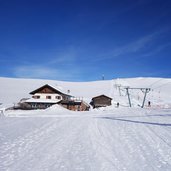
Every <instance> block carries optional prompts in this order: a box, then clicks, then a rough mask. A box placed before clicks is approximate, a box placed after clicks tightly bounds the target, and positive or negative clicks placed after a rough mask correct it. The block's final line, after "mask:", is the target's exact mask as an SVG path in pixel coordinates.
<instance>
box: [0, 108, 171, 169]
mask: <svg viewBox="0 0 171 171" xmlns="http://www.w3.org/2000/svg"><path fill="white" fill-rule="evenodd" d="M6 114H7V115H8V117H1V119H0V130H1V132H0V142H1V144H0V170H1V171H20V170H23V171H64V170H65V171H77V170H86V171H115V170H116V171H118V170H120V171H124V170H126V171H127V170H128V171H134V170H135V171H144V170H145V171H158V170H163V171H170V170H171V110H159V109H158V110H154V109H152V110H151V109H139V108H137V109H135V108H132V109H129V110H125V108H115V109H113V110H108V111H103V110H102V111H101V110H100V111H94V112H93V111H91V112H67V111H63V110H62V109H61V110H59V111H58V112H56V113H55V109H54V108H51V109H49V110H48V111H35V112H32V113H31V111H29V112H22V111H17V112H7V113H6Z"/></svg>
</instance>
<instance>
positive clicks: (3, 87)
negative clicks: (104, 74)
mask: <svg viewBox="0 0 171 171" xmlns="http://www.w3.org/2000/svg"><path fill="white" fill-rule="evenodd" d="M44 84H50V85H55V86H56V87H59V88H60V90H61V91H63V92H67V91H68V90H70V94H71V95H73V96H75V97H80V98H83V99H84V100H85V101H86V102H89V101H90V100H91V98H92V97H95V96H97V95H101V94H105V95H107V96H109V97H112V98H113V101H114V102H117V101H119V102H120V103H121V104H123V105H127V104H128V99H127V95H126V91H125V89H124V87H125V86H129V87H134V88H135V87H136V88H151V91H150V92H149V93H148V95H147V100H150V101H151V102H152V103H153V104H156V105H164V104H171V92H170V90H171V79H166V78H143V77H139V78H125V79H113V80H101V81H92V82H65V81H55V80H40V79H18V78H4V77H0V103H2V104H5V105H8V104H14V103H17V102H19V101H20V99H22V98H30V97H31V96H30V95H29V93H30V92H31V91H33V90H35V89H37V88H39V87H41V86H42V85H44ZM130 94H131V100H132V102H133V103H135V104H138V103H141V101H142V99H143V93H142V92H141V91H140V90H137V91H135V90H134V91H133V90H131V91H130Z"/></svg>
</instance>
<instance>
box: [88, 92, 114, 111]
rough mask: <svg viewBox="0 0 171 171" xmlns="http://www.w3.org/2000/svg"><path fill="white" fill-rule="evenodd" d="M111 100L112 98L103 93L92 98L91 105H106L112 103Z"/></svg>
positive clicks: (94, 106) (96, 106) (95, 106)
mask: <svg viewBox="0 0 171 171" xmlns="http://www.w3.org/2000/svg"><path fill="white" fill-rule="evenodd" d="M111 101H112V98H110V97H108V96H105V95H100V96H96V97H94V98H92V101H91V105H92V106H93V108H98V107H106V106H110V105H111V104H112V103H111Z"/></svg>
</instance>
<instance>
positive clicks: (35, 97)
mask: <svg viewBox="0 0 171 171" xmlns="http://www.w3.org/2000/svg"><path fill="white" fill-rule="evenodd" d="M32 97H33V98H34V99H40V96H32Z"/></svg>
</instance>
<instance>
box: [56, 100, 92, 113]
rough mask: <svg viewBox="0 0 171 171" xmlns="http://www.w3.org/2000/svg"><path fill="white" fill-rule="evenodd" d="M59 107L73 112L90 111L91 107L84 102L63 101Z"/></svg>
mask: <svg viewBox="0 0 171 171" xmlns="http://www.w3.org/2000/svg"><path fill="white" fill-rule="evenodd" d="M58 104H59V105H61V106H63V107H64V108H66V109H69V110H73V111H88V110H89V109H90V106H89V105H88V104H86V103H85V102H84V101H82V100H81V101H74V100H62V101H60V102H58Z"/></svg>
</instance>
